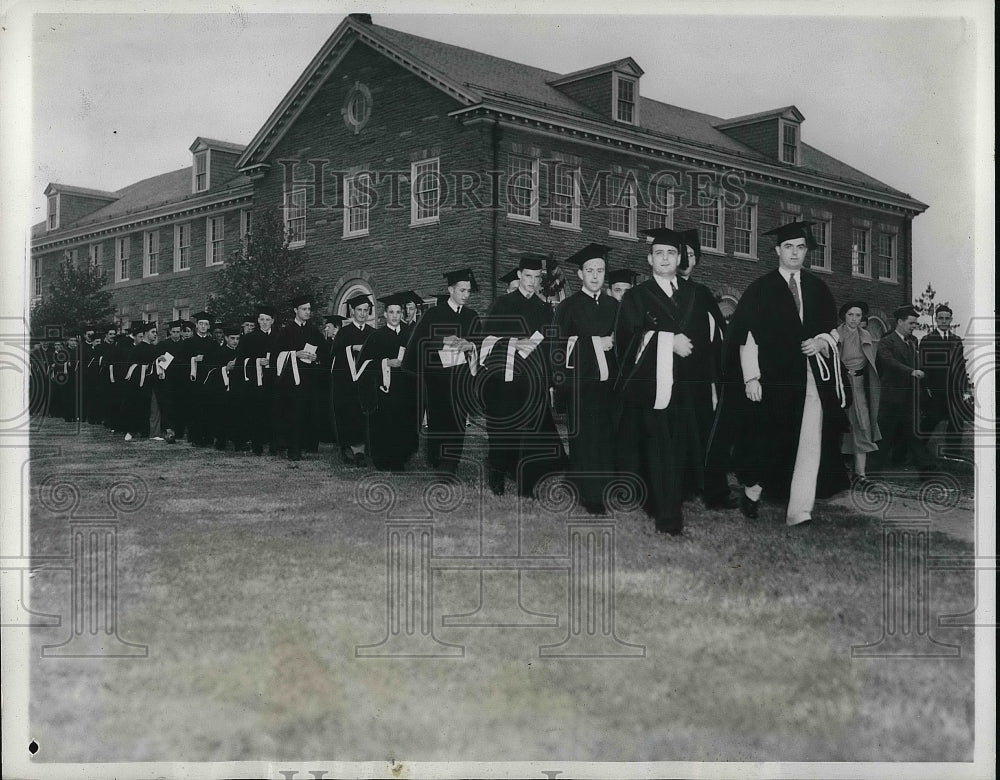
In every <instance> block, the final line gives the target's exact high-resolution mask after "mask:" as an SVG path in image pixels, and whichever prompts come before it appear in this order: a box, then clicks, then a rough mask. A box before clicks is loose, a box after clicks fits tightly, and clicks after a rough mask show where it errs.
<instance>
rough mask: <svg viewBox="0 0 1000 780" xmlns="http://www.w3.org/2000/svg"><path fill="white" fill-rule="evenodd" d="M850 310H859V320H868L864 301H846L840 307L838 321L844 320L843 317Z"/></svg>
mask: <svg viewBox="0 0 1000 780" xmlns="http://www.w3.org/2000/svg"><path fill="white" fill-rule="evenodd" d="M851 309H861V319H863V320H867V319H868V304H867V303H865V302H864V301H848V302H847V303H845V304H844V305H843V306H841V307H840V312H839V315H840V319H844V315H846V314H847V312H849V311H850V310H851Z"/></svg>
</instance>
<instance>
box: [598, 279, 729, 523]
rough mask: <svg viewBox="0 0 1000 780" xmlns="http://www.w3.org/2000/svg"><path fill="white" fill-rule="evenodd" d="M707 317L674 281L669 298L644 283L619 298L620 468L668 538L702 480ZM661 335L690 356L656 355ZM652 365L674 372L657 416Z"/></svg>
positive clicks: (682, 283) (695, 297)
mask: <svg viewBox="0 0 1000 780" xmlns="http://www.w3.org/2000/svg"><path fill="white" fill-rule="evenodd" d="M709 316H710V312H709V309H708V307H707V305H706V302H705V300H704V297H703V296H702V295H700V294H699V293H698V291H697V289H696V287H695V286H694V284H692V283H691V282H688V281H686V280H684V279H677V289H676V290H675V291H674V293H673V295H672V296H668V295H667V293H666V292H664V291H663V289H662V288H661V287H660V286H659V285H658V284H657V282H656V281H655V279H649V280H647V281H645V282H643V283H642V284H639V285H637V286H635V287H633V288H631V289H630V290H628V291H627V292H626V293H625V297H624V298H623V299H622V302H621V306H620V308H619V311H618V320H617V323H616V324H615V347H616V350H617V352H618V357H619V360H620V366H621V372H620V375H619V381H618V383H617V384H616V388H615V389H616V392H617V393H618V399H619V402H620V403H621V405H622V416H621V424H620V428H619V435H618V445H619V449H618V462H619V467H620V468H621V470H622V471H623V472H624V473H628V474H633V475H635V476H637V477H638V478H639V479H640V480H641V481H642V482H643V484H644V485H645V488H646V491H645V495H646V502H645V509H646V511H647V513H648V514H649V515H650V516H651V517H652V518H653V519H654V521H655V522H656V528H657V530H660V531H666V532H668V533H679V532H680V531H681V530H682V529H683V514H682V510H681V505H682V503H683V500H684V496H685V495H686V494H687V493H690V492H691V491H692V490H693V489H695V488H696V486H698V485H700V484H701V483H702V481H703V479H704V462H705V450H704V446H703V444H702V437H701V434H700V431H699V426H698V416H697V411H696V410H697V406H698V403H699V401H700V399H701V398H702V397H703V395H704V392H705V388H704V384H705V383H706V382H707V381H709V378H708V377H707V376H706V370H705V363H706V360H710V354H711V338H710V330H709V325H708V318H709ZM661 333H664V334H684V335H685V336H687V337H688V338H689V339H690V340H691V345H692V352H691V354H690V355H688V356H687V357H681V356H679V355H677V354H675V353H674V352H673V350H671V351H670V352H669V353H667V354H663V355H660V348H661V344H660V336H659V334H661ZM647 336H648V338H647ZM663 346H664V347H666V341H665V342H664V344H663ZM658 365H659V366H661V368H663V367H669V369H670V371H671V372H672V383H669V384H670V395H669V401H668V403H667V405H666V406H665V407H664V408H660V409H657V408H655V407H656V405H657V403H656V399H657V391H658V389H660V391H661V395H663V396H664V397H665V390H666V385H667V384H668V383H667V382H666V379H665V376H664V379H662V380H661V379H658V370H657V369H658ZM660 381H662V382H663V383H664V385H665V386H664V387H662V388H658V382H660Z"/></svg>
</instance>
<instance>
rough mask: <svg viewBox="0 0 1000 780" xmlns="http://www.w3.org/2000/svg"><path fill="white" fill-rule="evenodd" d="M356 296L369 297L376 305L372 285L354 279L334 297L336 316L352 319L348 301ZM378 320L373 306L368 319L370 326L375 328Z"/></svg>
mask: <svg viewBox="0 0 1000 780" xmlns="http://www.w3.org/2000/svg"><path fill="white" fill-rule="evenodd" d="M355 295H367V296H369V297H370V298H371V299H372V303H375V292H374V291H373V290H372V288H371V285H370V284H368V282H366V281H365V280H364V279H352V280H351V281H349V282H347V284H345V285H344V286H343V287H341V289H340V292H339V293H337V295H336V296H335V297H334V299H333V300H334V305H333V312H334V314H339V315H341V316H342V317H350V316H351V314H350V312H349V311H348V309H347V301H349V300H350V299H351V298H353V297H354V296H355ZM377 320H378V316H377V315H376V313H375V307H374V306H373V307H372V311H371V314H370V315H369V317H368V324H369V325H372V326H374V325H375V323H376V321H377Z"/></svg>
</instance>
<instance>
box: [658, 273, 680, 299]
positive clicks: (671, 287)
mask: <svg viewBox="0 0 1000 780" xmlns="http://www.w3.org/2000/svg"><path fill="white" fill-rule="evenodd" d="M653 281H654V282H656V285H657V287H659V288H660V289H661V290H663V292H665V293H666V294H667V297H668V298H673V297H674V293H675V292H676V291H677V277H676V276H675V277H673V278H672V279H669V280H663V279H661V278H660V277H659V276H653Z"/></svg>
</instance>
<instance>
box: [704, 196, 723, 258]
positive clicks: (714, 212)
mask: <svg viewBox="0 0 1000 780" xmlns="http://www.w3.org/2000/svg"><path fill="white" fill-rule="evenodd" d="M722 213H723V212H722V198H721V197H718V198H715V199H714V200H713V201H712V202H711V203H708V204H707V205H704V206H702V207H701V214H700V218H699V221H698V238H699V240H700V241H701V248H702V250H703V251H704V250H706V249H708V250H710V251H712V252H722V251H723V250H722V236H723V232H722V230H723V221H722Z"/></svg>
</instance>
